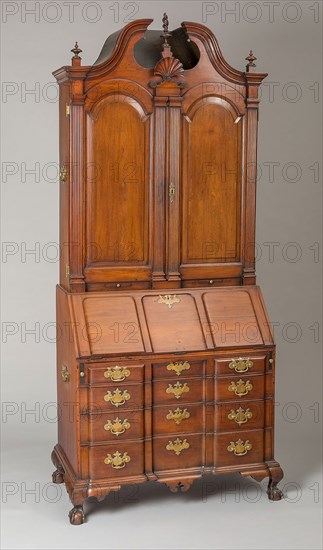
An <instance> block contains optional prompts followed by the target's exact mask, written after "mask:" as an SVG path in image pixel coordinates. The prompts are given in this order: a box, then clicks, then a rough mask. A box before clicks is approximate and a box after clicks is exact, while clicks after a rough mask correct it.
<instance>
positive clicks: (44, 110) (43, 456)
mask: <svg viewBox="0 0 323 550" xmlns="http://www.w3.org/2000/svg"><path fill="white" fill-rule="evenodd" d="M8 4H10V6H9V7H8ZM23 4H24V3H22V2H10V3H8V2H7V3H6V2H4V3H3V5H2V8H3V10H7V11H8V10H11V11H13V12H16V13H12V15H10V16H8V17H7V20H6V17H5V12H4V11H3V12H2V32H3V38H2V45H3V51H2V81H3V91H4V94H3V98H2V113H3V115H2V121H3V140H2V173H3V182H2V198H3V202H2V205H3V206H2V239H3V242H4V244H3V251H4V252H5V253H4V254H3V256H2V265H1V267H2V369H1V376H2V392H3V395H2V398H3V401H4V403H3V410H2V412H3V417H2V469H3V472H2V486H1V488H2V496H1V502H2V512H3V519H2V545H3V548H8V549H9V548H10V549H11V548H12V549H16V548H53V549H54V548H55V549H57V548H127V549H128V548H129V549H132V548H138V549H139V548H178V549H181V548H192V549H193V548H194V549H197V548H200V549H204V548H208V549H209V548H228V549H229V548H230V549H232V548H265V549H267V548H268V549H269V548H277V549H278V548H321V539H320V537H321V529H320V522H321V519H320V518H321V515H320V514H321V503H322V497H321V492H322V478H321V474H320V464H321V431H322V420H321V388H322V379H321V378H322V377H321V372H322V361H321V354H320V350H321V338H322V334H321V330H322V324H321V319H322V316H321V313H322V312H321V303H322V299H321V284H320V282H321V257H320V253H321V249H320V246H321V204H322V200H321V198H322V197H321V178H320V175H321V171H322V158H321V151H322V140H321V117H322V88H321V83H322V80H321V72H320V71H321V64H322V18H323V13H322V8H323V5H322V3H321V2H314V1H313V2H307V1H298V2H284V1H282V2H257V3H255V2H231V1H227V2H208V3H205V2H204V3H202V2H190V1H174V2H170V1H166V0H164V1H163V2H159V1H156V2H95V3H93V2H92V3H91V2H83V1H80V2H74V4H75V6H74V16H72V6H71V3H70V2H65V3H64V2H50V3H45V2H40V3H39V2H38V3H37V2H27V3H25V5H26V7H27V9H31V10H35V9H36V13H34V14H32V13H30V14H29V15H25V14H24V6H23ZM269 4H270V5H271V7H269ZM98 8H100V9H101V11H102V13H100V11H99V10H98ZM165 10H166V11H167V13H168V15H169V18H170V26H171V28H176V27H177V26H179V25H180V22H181V21H182V20H191V21H198V22H204V23H205V24H206V25H207V26H209V27H210V28H211V29H212V30H213V31H214V33H215V35H216V37H217V39H218V41H219V44H220V47H221V50H222V52H223V54H224V56H225V58H226V60H227V61H228V62H229V63H230V64H231V65H232V66H233V67H235V68H238V69H240V70H244V66H245V60H244V58H245V57H246V55H247V54H248V52H249V49H250V48H253V50H254V52H255V54H256V56H257V57H258V61H257V67H258V70H259V71H260V72H262V71H263V72H268V73H269V77H268V78H267V80H266V81H265V83H266V85H265V86H263V88H262V96H263V97H262V102H261V106H260V127H259V158H258V160H259V166H260V173H261V177H260V178H259V183H258V195H257V201H258V202H257V253H258V264H257V274H258V284H260V285H261V288H262V290H263V293H264V297H265V300H266V305H267V308H268V311H269V314H270V318H271V321H272V322H275V323H276V325H275V337H276V343H277V354H278V362H277V395H276V399H277V403H276V411H277V429H276V458H277V460H279V462H280V463H281V464H282V466H283V468H284V470H285V478H284V480H283V482H282V486H283V487H284V489H285V492H286V495H287V498H286V499H285V500H284V501H282V502H278V503H271V502H268V501H267V499H266V495H265V491H264V488H265V484H264V483H262V484H261V485H260V488H261V491H260V489H259V485H258V484H257V483H256V482H253V481H252V480H249V479H245V480H242V479H241V478H240V477H239V476H229V477H225V478H211V479H207V480H205V481H204V482H196V483H195V484H194V485H193V487H192V488H191V490H190V492H188V493H186V494H183V495H172V494H171V493H170V492H169V491H168V490H167V489H166V488H165V487H164V486H155V485H154V484H147V485H145V486H142V487H139V488H138V490H137V491H136V492H133V491H132V490H131V491H130V490H129V489H127V490H123V491H122V492H121V493H120V494H117V495H116V496H113V495H110V496H109V497H108V499H107V500H106V501H105V503H101V504H97V503H95V502H93V503H89V504H87V505H86V510H87V512H88V517H89V522H88V523H86V524H84V525H83V526H81V527H72V526H70V525H69V523H68V519H67V512H68V510H69V509H70V507H71V506H70V503H69V501H68V497H67V494H66V492H65V490H64V488H63V487H62V486H52V485H51V483H50V480H51V477H50V476H51V473H52V470H53V467H52V464H51V461H50V452H51V449H52V447H53V445H54V444H55V442H56V424H55V406H54V403H55V396H56V387H55V343H54V336H55V331H54V328H53V323H54V322H55V284H56V282H57V281H58V263H57V261H56V259H57V242H58V184H57V170H56V167H55V166H54V165H53V164H52V163H54V164H57V162H58V105H57V100H56V94H57V90H56V88H55V86H54V85H52V83H53V82H54V80H53V77H52V76H51V72H52V70H54V69H56V68H58V67H60V66H62V65H64V64H69V63H70V58H71V55H72V54H70V49H71V48H72V47H73V45H74V41H75V40H76V39H77V40H78V41H79V44H80V46H81V48H82V49H83V54H81V55H82V63H83V64H84V65H87V64H91V63H93V62H94V61H95V59H96V58H97V56H98V54H99V52H100V49H101V47H102V45H103V43H104V41H105V39H106V37H107V36H108V35H109V34H110V33H111V32H114V31H115V30H117V29H119V28H120V27H122V26H123V25H124V24H125V23H126V22H127V21H126V19H127V18H128V20H129V18H130V17H131V14H133V15H132V18H135V19H136V18H143V17H151V18H154V19H155V21H154V23H153V25H152V26H151V28H161V17H162V14H163V12H164V11H165ZM203 10H204V12H203ZM229 10H231V12H232V10H233V11H234V13H233V14H232V13H231V15H230V14H229ZM205 11H207V12H209V13H210V12H212V11H213V14H212V15H209V16H206V15H205ZM37 12H38V13H39V16H38V14H37ZM55 19H57V21H55ZM95 19H97V21H95ZM91 21H92V22H91ZM269 83H271V85H269ZM26 90H34V93H29V94H28V93H26ZM273 93H274V95H273V96H272V94H273ZM8 163H9V164H8ZM37 163H38V164H37ZM268 163H278V164H276V166H275V170H274V177H271V176H272V174H271V173H270V170H269V165H268ZM271 166H273V165H272V164H271ZM318 167H319V172H320V173H319V175H318ZM32 168H34V169H35V168H36V173H34V174H28V175H26V174H25V173H24V172H25V169H29V170H30V169H32ZM10 170H11V171H13V172H15V173H13V174H11V175H10V174H9V175H8V171H10ZM50 180H51V181H50ZM50 243H52V244H50ZM291 243H293V244H291ZM26 250H34V251H35V252H34V253H33V254H31V253H29V254H26ZM8 252H11V254H8ZM32 329H33V330H34V333H28V334H27V333H26V331H27V330H29V331H30V330H32ZM28 410H29V411H33V412H29V413H28V412H27V411H28ZM28 491H29V494H27V492H28ZM259 491H260V492H259ZM56 500H57V502H55V501H56ZM91 511H95V513H93V514H91Z"/></svg>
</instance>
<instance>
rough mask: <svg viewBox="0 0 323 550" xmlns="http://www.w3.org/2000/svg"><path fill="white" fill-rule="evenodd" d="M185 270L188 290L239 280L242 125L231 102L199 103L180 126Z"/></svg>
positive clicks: (182, 270)
mask: <svg viewBox="0 0 323 550" xmlns="http://www.w3.org/2000/svg"><path fill="white" fill-rule="evenodd" d="M182 131H183V136H182V148H183V149H182V205H181V226H182V227H181V239H182V244H181V251H182V257H181V265H180V273H181V278H182V280H183V282H184V284H191V283H193V282H194V281H195V280H196V279H198V280H201V282H204V281H203V280H204V279H205V280H207V279H212V280H213V279H216V278H234V277H239V276H240V275H241V272H242V265H241V226H242V223H241V222H242V220H241V208H242V202H241V201H242V121H241V117H239V116H238V113H237V112H236V110H235V109H234V108H233V107H232V106H231V104H230V103H228V102H227V101H225V100H223V99H221V98H218V97H212V96H211V97H205V98H201V99H199V100H198V101H196V102H195V103H194V104H193V105H192V106H191V108H190V109H189V110H188V111H187V114H185V115H184V116H183V123H182Z"/></svg>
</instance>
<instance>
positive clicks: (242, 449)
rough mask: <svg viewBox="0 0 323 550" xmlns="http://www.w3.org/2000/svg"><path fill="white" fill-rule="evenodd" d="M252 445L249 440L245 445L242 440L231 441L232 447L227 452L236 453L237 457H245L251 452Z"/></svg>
mask: <svg viewBox="0 0 323 550" xmlns="http://www.w3.org/2000/svg"><path fill="white" fill-rule="evenodd" d="M251 449H252V445H251V443H250V442H249V439H247V440H246V441H245V443H244V442H243V441H242V439H238V441H236V442H234V441H230V445H229V446H228V447H227V450H228V451H229V453H234V454H235V455H236V456H244V455H246V454H247V453H248V452H249V451H251Z"/></svg>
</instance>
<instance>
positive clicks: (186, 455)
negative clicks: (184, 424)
mask: <svg viewBox="0 0 323 550" xmlns="http://www.w3.org/2000/svg"><path fill="white" fill-rule="evenodd" d="M203 464H204V446H203V438H202V435H190V434H187V435H185V436H176V435H173V436H169V437H160V438H159V437H158V438H154V439H153V469H154V471H156V472H157V471H161V470H179V469H182V468H197V467H201V466H203Z"/></svg>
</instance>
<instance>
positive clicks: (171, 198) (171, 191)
mask: <svg viewBox="0 0 323 550" xmlns="http://www.w3.org/2000/svg"><path fill="white" fill-rule="evenodd" d="M168 192H169V202H171V203H172V202H174V200H175V183H170V184H169V188H168Z"/></svg>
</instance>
